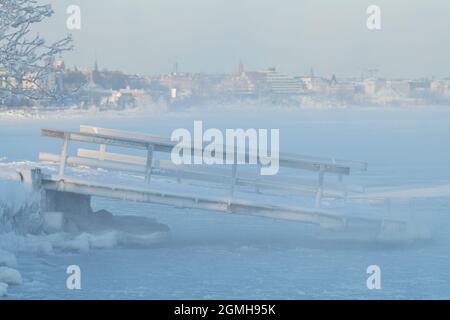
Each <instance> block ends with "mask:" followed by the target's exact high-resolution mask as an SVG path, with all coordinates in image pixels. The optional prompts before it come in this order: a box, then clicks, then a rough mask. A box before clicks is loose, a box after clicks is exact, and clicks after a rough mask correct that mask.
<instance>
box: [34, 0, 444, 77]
mask: <svg viewBox="0 0 450 320" xmlns="http://www.w3.org/2000/svg"><path fill="white" fill-rule="evenodd" d="M40 1H43V2H48V1H50V2H51V3H52V5H53V7H54V9H55V11H56V14H55V16H54V17H53V18H52V19H51V21H49V22H48V23H46V24H44V25H43V26H41V27H40V29H39V31H40V32H41V33H42V34H44V35H47V37H50V38H54V37H56V36H60V35H63V34H64V33H67V32H69V31H68V30H67V29H66V23H65V20H66V19H67V17H68V15H67V14H66V9H67V7H68V6H69V5H73V4H76V5H79V6H80V8H81V13H82V29H81V30H80V31H74V32H73V35H74V37H75V45H76V50H75V51H74V52H73V53H71V54H68V55H67V60H68V63H69V65H77V66H79V67H87V66H92V65H93V61H94V59H95V57H96V56H97V58H98V61H99V63H100V66H101V67H105V68H110V69H120V70H123V71H126V72H130V73H141V74H154V73H161V72H170V71H171V70H172V65H173V63H174V62H175V61H178V62H179V70H180V71H186V72H232V71H234V70H235V69H236V66H237V64H238V62H239V60H241V59H242V61H243V62H244V64H245V66H246V68H247V69H251V70H258V69H263V68H266V67H268V66H277V67H278V69H280V70H282V71H286V72H290V73H293V74H308V73H309V72H310V68H311V67H313V68H314V70H315V72H316V74H320V75H327V76H328V75H331V74H334V73H335V74H336V75H338V76H351V75H354V76H360V75H361V72H362V71H363V70H366V69H369V68H378V69H380V75H382V76H387V77H420V76H428V77H429V76H436V77H446V76H450V63H448V57H449V53H450V19H449V16H450V2H449V1H448V0H431V1H423V0H396V1H389V0H377V1H373V0H341V1H335V0H282V1H278V0H277V1H275V0H151V1H148V0H127V1H125V0H95V1H92V0H58V1H54V0H53V1H52V0H48V1H45V0H40ZM372 4H375V5H378V6H380V7H381V19H382V30H380V31H369V30H368V29H367V27H366V19H367V14H366V9H367V7H368V6H369V5H372Z"/></svg>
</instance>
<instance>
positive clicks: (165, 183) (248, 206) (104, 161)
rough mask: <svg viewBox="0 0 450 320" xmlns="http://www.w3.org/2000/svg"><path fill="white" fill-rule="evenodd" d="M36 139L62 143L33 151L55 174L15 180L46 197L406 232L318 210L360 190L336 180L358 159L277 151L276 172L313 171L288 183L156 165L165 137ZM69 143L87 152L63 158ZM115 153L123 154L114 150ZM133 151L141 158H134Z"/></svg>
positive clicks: (55, 133)
mask: <svg viewBox="0 0 450 320" xmlns="http://www.w3.org/2000/svg"><path fill="white" fill-rule="evenodd" d="M42 134H43V135H44V136H48V137H53V138H59V139H62V141H63V146H62V150H61V153H60V154H49V153H40V154H39V159H40V160H41V161H49V162H52V163H56V164H57V165H58V170H57V171H58V172H57V173H56V174H50V173H47V172H41V170H40V169H34V170H32V171H31V172H28V173H22V176H24V175H26V176H27V177H28V178H27V179H25V180H28V181H31V183H32V184H33V185H34V186H35V187H37V188H41V189H43V190H44V191H45V192H47V193H51V194H52V196H53V197H54V196H55V195H58V194H64V193H66V194H67V193H69V194H75V195H79V196H82V197H86V199H88V200H90V197H91V196H94V197H106V198H113V199H121V200H126V201H137V202H148V203H155V204H162V205H170V206H175V207H180V208H194V209H205V210H214V211H218V212H223V213H229V214H241V215H250V216H258V217H266V218H273V219H283V220H292V221H301V222H305V223H312V224H317V225H320V226H322V227H324V228H330V229H338V230H340V229H345V230H346V229H364V230H373V232H374V233H380V232H384V231H386V230H387V231H392V232H397V231H399V232H403V231H405V230H406V228H407V224H406V222H404V221H400V220H395V219H381V218H371V217H368V216H364V214H361V215H358V216H354V215H352V216H350V215H345V214H340V213H336V212H330V211H327V210H324V209H322V208H321V203H322V201H323V198H327V197H329V198H337V197H346V196H347V193H348V192H351V191H361V190H357V189H358V187H354V188H353V190H352V188H349V187H346V186H345V185H344V184H343V177H344V176H348V175H350V173H351V172H353V171H364V170H366V168H367V164H366V163H363V162H356V161H343V160H337V159H323V158H316V157H307V156H300V155H292V154H280V157H279V164H280V167H285V168H288V169H290V170H302V171H306V172H309V173H310V174H314V173H315V174H317V175H318V178H317V179H315V180H313V181H310V180H308V181H306V180H305V181H304V180H296V179H295V178H292V177H283V178H272V179H269V180H265V179H264V178H263V177H261V176H259V175H257V174H256V175H255V174H249V172H242V173H240V174H238V172H237V171H238V166H237V165H231V166H224V167H223V168H220V167H219V168H217V167H210V166H200V167H199V166H184V165H183V166H175V165H174V164H173V163H171V162H170V161H169V160H160V161H157V160H156V154H162V155H166V157H167V155H168V154H170V152H171V151H172V149H173V147H174V146H175V145H176V143H177V142H175V141H171V140H170V139H169V138H167V137H160V136H154V135H148V134H143V133H136V132H126V131H119V130H113V129H105V128H98V127H90V126H81V127H80V131H79V132H75V131H64V130H50V129H43V130H42ZM75 143H78V144H82V146H83V147H85V146H86V145H94V146H95V148H94V149H86V148H77V149H76V155H70V154H69V151H70V150H73V149H72V148H71V147H73V146H72V145H73V144H75ZM107 148H108V149H109V150H108V151H107ZM111 149H114V150H111ZM117 149H121V150H125V151H121V152H118V151H117ZM224 150H227V146H224ZM112 151H114V152H112ZM201 151H203V150H201ZM139 152H143V153H144V154H143V155H139ZM236 152H243V153H245V154H244V156H245V157H246V158H247V157H249V154H248V152H249V151H248V150H244V151H240V150H237V151H236ZM224 157H225V154H224ZM67 167H75V168H90V170H93V169H102V172H108V173H109V172H111V173H115V175H112V174H111V175H108V174H107V175H105V176H107V177H108V179H101V178H100V177H99V175H98V174H92V175H89V174H86V175H84V177H80V176H75V175H73V174H70V173H68V169H67ZM92 172H95V173H98V172H99V171H98V170H95V171H92ZM124 175H128V176H127V177H132V178H133V179H132V178H129V179H125V180H120V179H119V177H122V176H124ZM325 175H333V176H335V177H336V178H337V179H336V182H335V183H334V184H333V183H331V184H327V183H326V182H325ZM116 178H117V179H116ZM174 186H175V187H174ZM177 186H178V187H177ZM213 189H220V190H221V191H222V193H221V194H220V195H217V196H216V195H215V196H212V195H211V194H212V192H209V190H213ZM202 190H203V191H202ZM266 191H269V192H272V193H273V194H272V196H273V197H272V199H274V198H276V196H278V201H274V202H273V203H271V202H269V203H268V202H267V201H262V200H261V195H263V194H264V193H265V192H266ZM243 193H246V194H251V196H250V198H249V199H245V198H242V197H240V194H243ZM285 193H290V194H293V195H298V196H309V197H311V196H313V199H315V206H313V207H312V208H309V207H307V206H304V205H299V203H300V202H298V203H297V202H295V201H294V203H293V204H289V203H287V201H285V198H283V196H284V195H285ZM274 203H281V204H274Z"/></svg>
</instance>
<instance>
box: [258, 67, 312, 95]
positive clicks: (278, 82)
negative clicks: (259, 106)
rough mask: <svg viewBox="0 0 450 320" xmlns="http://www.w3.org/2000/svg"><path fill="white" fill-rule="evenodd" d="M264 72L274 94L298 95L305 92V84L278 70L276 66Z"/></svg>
mask: <svg viewBox="0 0 450 320" xmlns="http://www.w3.org/2000/svg"><path fill="white" fill-rule="evenodd" d="M262 73H263V74H264V75H265V77H266V81H267V84H268V85H269V87H270V90H271V92H272V93H273V94H285V95H297V94H300V93H302V92H303V84H302V82H301V81H300V80H299V79H296V78H294V77H292V76H290V75H288V74H284V73H281V72H278V71H276V69H275V68H269V69H267V70H263V71H262Z"/></svg>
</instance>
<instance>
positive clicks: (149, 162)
mask: <svg viewBox="0 0 450 320" xmlns="http://www.w3.org/2000/svg"><path fill="white" fill-rule="evenodd" d="M153 151H154V146H153V145H152V144H149V145H148V147H147V163H146V167H145V182H147V183H150V180H151V177H152V164H153Z"/></svg>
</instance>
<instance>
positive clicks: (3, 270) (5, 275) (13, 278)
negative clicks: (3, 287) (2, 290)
mask: <svg viewBox="0 0 450 320" xmlns="http://www.w3.org/2000/svg"><path fill="white" fill-rule="evenodd" d="M0 282H3V283H6V284H8V285H19V284H22V276H21V275H20V273H19V271H17V270H15V269H11V268H8V267H0Z"/></svg>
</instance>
